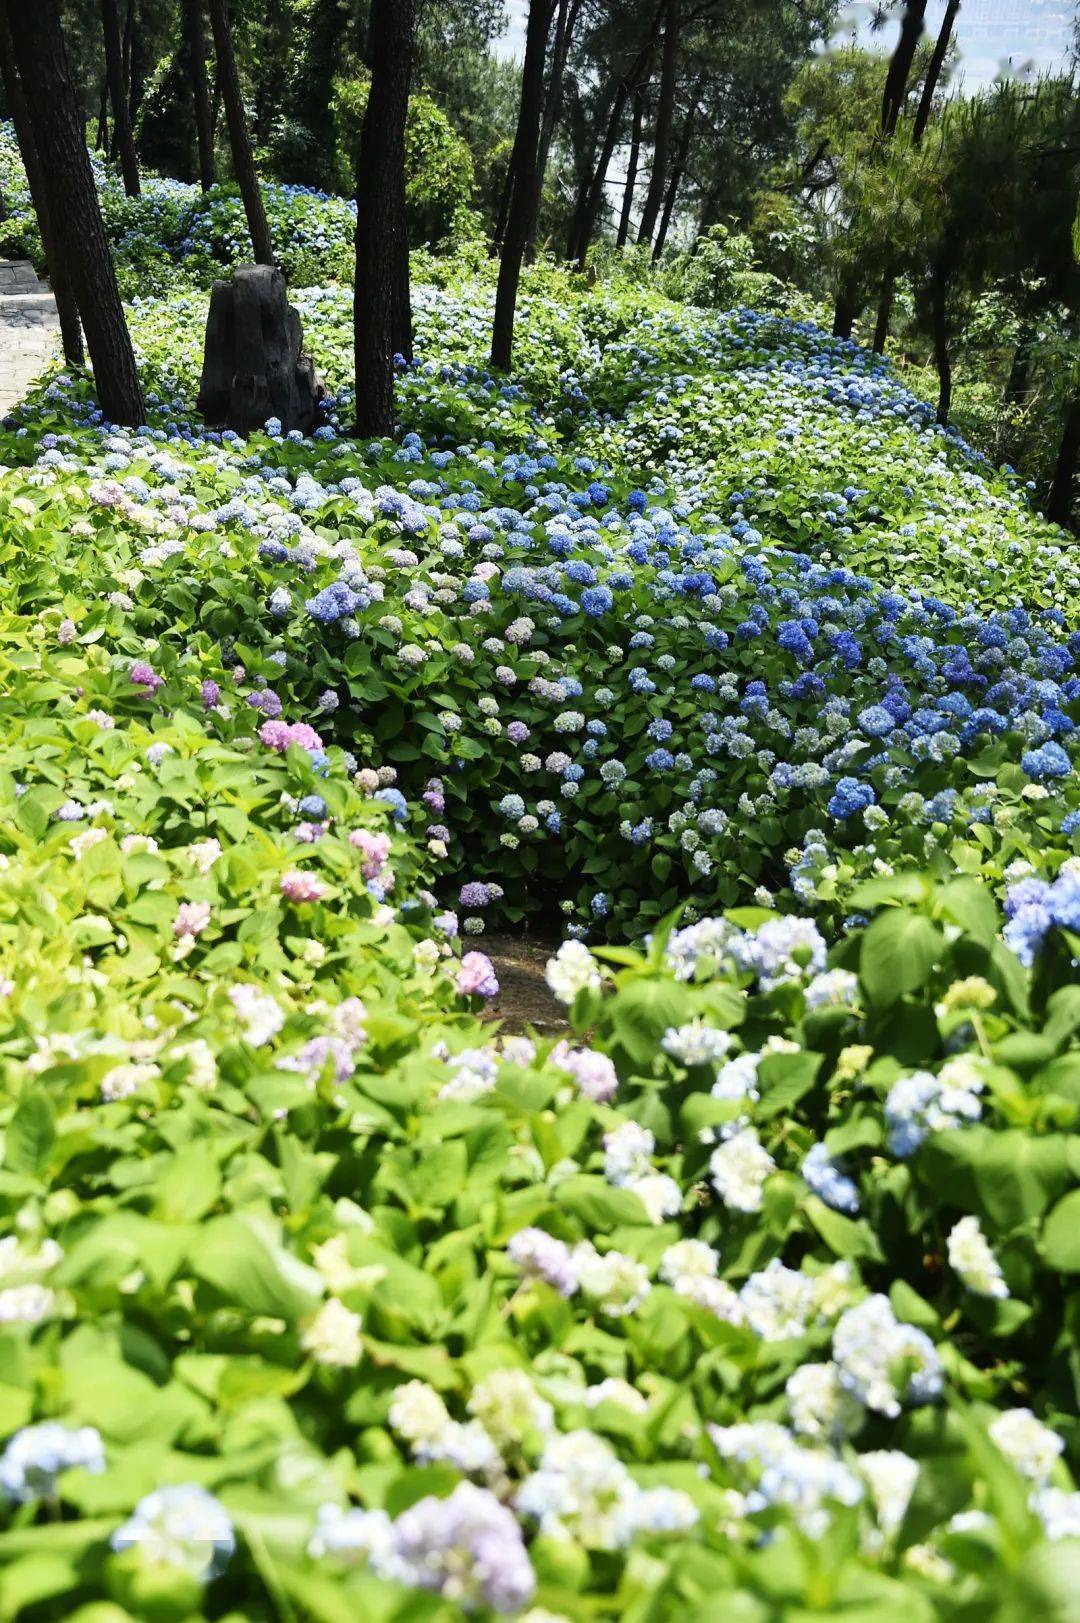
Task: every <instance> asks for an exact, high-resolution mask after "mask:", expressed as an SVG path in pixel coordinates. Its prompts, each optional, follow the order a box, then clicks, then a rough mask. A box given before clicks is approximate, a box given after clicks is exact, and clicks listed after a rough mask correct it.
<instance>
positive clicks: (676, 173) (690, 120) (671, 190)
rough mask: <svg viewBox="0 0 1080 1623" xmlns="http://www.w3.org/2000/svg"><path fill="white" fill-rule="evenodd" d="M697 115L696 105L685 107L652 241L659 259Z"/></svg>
mask: <svg viewBox="0 0 1080 1623" xmlns="http://www.w3.org/2000/svg"><path fill="white" fill-rule="evenodd" d="M696 117H697V105H696V104H695V105H694V106H692V107H690V108H688V109H687V114H686V119H685V122H684V123H683V127H682V134H681V136H680V137H679V145H678V147H677V149H676V152H675V161H674V163H673V164H672V166H671V176H670V178H669V180H668V187H667V193H666V195H665V197H664V212H663V213H662V214H661V216H660V226H659V229H658V231H657V233H656V241H655V242H654V243H653V253H652V256H653V259H654V260H655V259H659V258H660V255H661V254H662V253H663V251H664V244H665V242H666V241H667V234H668V231H669V230H670V229H671V220H672V216H673V214H674V213H675V199H676V198H677V197H678V195H679V187H680V186H681V185H682V178H683V176H684V175H685V173H686V160H687V158H688V157H689V156H690V137H691V135H692V134H693V131H694V120H695V119H696Z"/></svg>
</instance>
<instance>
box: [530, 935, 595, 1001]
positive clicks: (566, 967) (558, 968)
mask: <svg viewBox="0 0 1080 1623" xmlns="http://www.w3.org/2000/svg"><path fill="white" fill-rule="evenodd" d="M544 975H545V979H546V980H547V983H548V986H549V987H550V988H551V990H552V992H553V993H554V995H555V996H556V997H557V998H558V1000H559V1002H560V1003H565V1004H568V1005H569V1004H571V1003H573V1001H574V999H575V998H576V997H577V995H578V993H579V992H582V991H585V990H588V991H591V992H598V991H599V990H600V987H601V985H602V981H601V976H600V970H599V968H598V967H597V963H596V960H595V958H594V957H593V955H592V953H591V952H590V951H589V949H588V947H586V946H585V944H584V942H582V941H564V942H563V944H562V946H561V947H560V948H559V950H558V952H557V953H556V954H555V956H554V958H549V959H548V962H547V969H546V970H545V972H544Z"/></svg>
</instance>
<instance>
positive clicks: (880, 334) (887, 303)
mask: <svg viewBox="0 0 1080 1623" xmlns="http://www.w3.org/2000/svg"><path fill="white" fill-rule="evenodd" d="M895 292H896V275H895V272H893V271H892V270H887V271H886V272H885V274H884V276H883V277H882V278H881V290H880V292H879V293H878V306H877V316H876V318H875V320H874V341H873V344H872V345H871V346H870V347H871V348H872V350H873V351H874V354H875V355H884V353H885V345H886V344H887V343H888V341H889V323H890V321H891V320H892V307H893V295H894V294H895Z"/></svg>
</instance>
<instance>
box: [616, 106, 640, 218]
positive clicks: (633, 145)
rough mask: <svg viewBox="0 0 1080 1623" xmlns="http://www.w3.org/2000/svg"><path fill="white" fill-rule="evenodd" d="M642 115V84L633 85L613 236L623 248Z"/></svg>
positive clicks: (634, 181) (632, 190) (638, 149)
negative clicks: (619, 208) (616, 227)
mask: <svg viewBox="0 0 1080 1623" xmlns="http://www.w3.org/2000/svg"><path fill="white" fill-rule="evenodd" d="M644 116H645V90H644V86H642V85H635V87H634V105H633V109H632V111H631V114H630V153H629V156H628V158H627V162H626V184H625V185H624V186H623V196H622V213H621V214H620V215H619V231H618V235H617V236H616V238H615V246H616V247H617V248H625V247H626V239H627V238H628V237H629V235H630V215H631V214H632V212H633V208H634V187H635V186H636V185H637V171H638V159H639V158H640V156H641V121H642V119H643V118H644Z"/></svg>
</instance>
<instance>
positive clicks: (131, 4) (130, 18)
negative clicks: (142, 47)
mask: <svg viewBox="0 0 1080 1623" xmlns="http://www.w3.org/2000/svg"><path fill="white" fill-rule="evenodd" d="M134 38H135V0H127V5H126V6H125V7H124V35H123V39H122V41H121V47H120V60H121V67H122V69H123V74H124V96H125V98H126V100H127V110H128V123H129V124H130V125H131V128H132V130H134V128H135V114H134V111H133V110H132V106H131V50H132V44H133V41H134Z"/></svg>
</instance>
